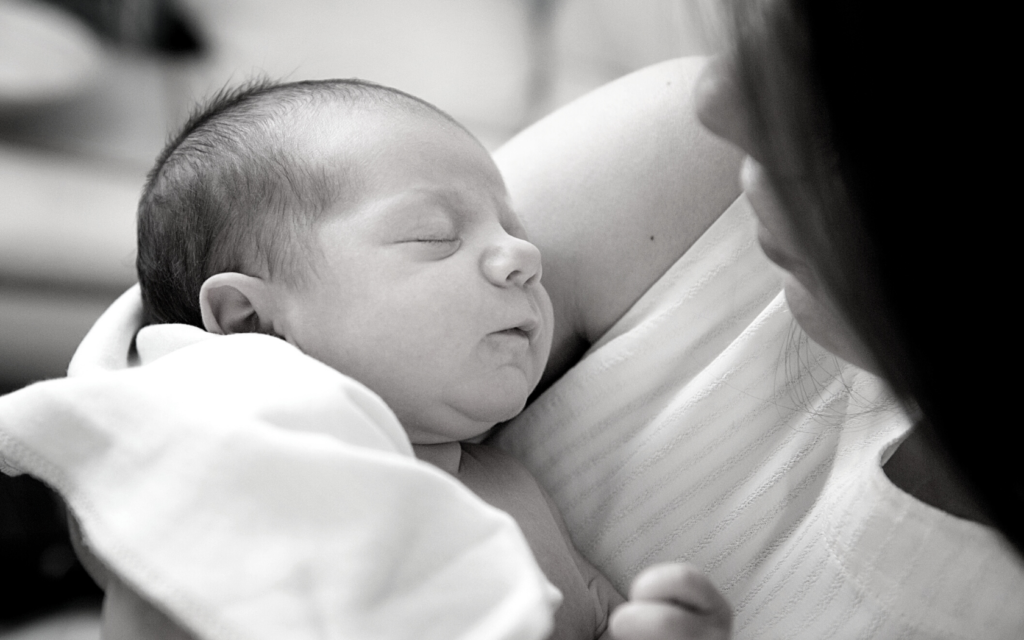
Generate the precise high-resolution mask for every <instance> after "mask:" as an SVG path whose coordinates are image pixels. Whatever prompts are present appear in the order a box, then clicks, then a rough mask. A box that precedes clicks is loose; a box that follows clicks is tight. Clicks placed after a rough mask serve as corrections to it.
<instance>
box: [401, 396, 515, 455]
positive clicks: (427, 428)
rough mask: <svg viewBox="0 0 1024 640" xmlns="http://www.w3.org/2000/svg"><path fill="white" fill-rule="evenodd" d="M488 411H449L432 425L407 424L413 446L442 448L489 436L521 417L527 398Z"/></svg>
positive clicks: (422, 422) (493, 405) (430, 423)
mask: <svg viewBox="0 0 1024 640" xmlns="http://www.w3.org/2000/svg"><path fill="white" fill-rule="evenodd" d="M488 405H489V406H486V407H471V409H474V410H473V411H468V410H466V408H463V409H462V410H460V409H458V408H455V407H449V411H447V412H446V413H448V414H449V415H447V416H445V417H443V418H439V419H435V420H430V421H409V423H408V424H407V423H406V422H403V423H402V424H403V426H405V430H406V433H408V434H409V440H410V441H411V442H412V443H413V444H441V443H445V442H463V441H466V440H472V439H474V438H477V437H480V436H482V435H485V434H486V433H487V432H488V431H490V430H491V428H493V427H494V425H496V424H498V423H501V422H506V421H508V420H511V419H512V418H514V417H516V416H517V415H519V414H520V413H521V412H522V410H523V408H524V407H525V406H526V396H524V397H522V398H516V399H515V400H514V401H510V402H507V403H504V404H503V405H499V404H498V403H488Z"/></svg>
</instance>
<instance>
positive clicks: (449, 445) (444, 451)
mask: <svg viewBox="0 0 1024 640" xmlns="http://www.w3.org/2000/svg"><path fill="white" fill-rule="evenodd" d="M412 450H413V453H415V454H416V457H417V458H419V459H420V460H422V461H424V462H429V463H430V464H432V465H434V466H435V467H437V468H438V469H440V470H442V471H446V472H448V473H450V474H451V475H453V476H458V475H459V462H460V461H461V460H462V445H460V444H459V443H458V442H442V443H440V444H414V445H412Z"/></svg>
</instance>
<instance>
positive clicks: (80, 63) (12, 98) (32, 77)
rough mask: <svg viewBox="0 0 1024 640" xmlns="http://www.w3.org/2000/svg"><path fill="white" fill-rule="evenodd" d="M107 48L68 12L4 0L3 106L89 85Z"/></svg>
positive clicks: (0, 24)
mask: <svg viewBox="0 0 1024 640" xmlns="http://www.w3.org/2000/svg"><path fill="white" fill-rule="evenodd" d="M102 61H103V49H102V47H101V46H100V43H99V41H98V39H97V38H96V36H94V35H93V33H92V32H91V31H90V30H89V28H88V27H86V26H85V25H84V24H82V23H81V22H79V21H78V20H77V19H75V18H74V17H73V16H72V15H70V14H68V13H67V12H65V11H61V10H60V9H57V8H55V7H51V6H49V5H46V4H43V3H41V2H30V1H28V0H0V107H7V106H11V105H14V106H25V105H32V104H36V103H40V102H51V101H55V100H60V99H65V98H68V97H69V96H72V95H74V94H75V93H77V92H79V91H81V89H82V88H83V87H85V86H87V85H88V84H89V82H90V81H91V80H92V79H93V78H94V77H95V75H96V73H97V71H98V70H99V68H100V66H101V64H102Z"/></svg>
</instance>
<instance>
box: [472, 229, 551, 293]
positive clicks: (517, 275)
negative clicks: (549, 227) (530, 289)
mask: <svg viewBox="0 0 1024 640" xmlns="http://www.w3.org/2000/svg"><path fill="white" fill-rule="evenodd" d="M483 271H484V274H485V275H486V276H487V279H488V280H490V281H491V282H492V283H493V284H495V285H497V286H499V287H507V286H516V287H526V286H528V285H531V284H536V283H537V282H540V278H541V259H540V250H539V249H538V248H537V247H536V246H534V245H533V243H531V242H529V241H527V240H523V239H522V238H516V237H514V236H507V237H506V239H505V240H504V241H503V242H500V243H497V244H495V245H494V246H492V247H490V249H489V250H488V251H487V252H486V254H485V255H484V261H483Z"/></svg>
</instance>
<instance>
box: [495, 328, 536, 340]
mask: <svg viewBox="0 0 1024 640" xmlns="http://www.w3.org/2000/svg"><path fill="white" fill-rule="evenodd" d="M495 333H496V334H497V335H499V336H511V337H521V338H526V339H527V340H529V339H530V332H529V331H527V330H526V329H523V328H522V327H512V328H511V329H505V330H504V331H495Z"/></svg>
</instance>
